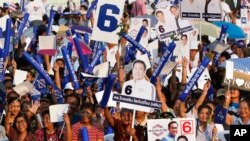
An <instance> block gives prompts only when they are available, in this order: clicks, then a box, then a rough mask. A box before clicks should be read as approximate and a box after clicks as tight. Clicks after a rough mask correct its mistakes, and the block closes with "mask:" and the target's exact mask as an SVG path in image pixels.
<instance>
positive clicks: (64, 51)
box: [61, 46, 80, 90]
mask: <svg viewBox="0 0 250 141" xmlns="http://www.w3.org/2000/svg"><path fill="white" fill-rule="evenodd" d="M61 51H62V54H63V58H64V61H65V64H66V66H67V69H68V72H69V76H70V78H71V80H72V81H73V84H74V85H73V86H74V90H78V89H80V83H79V81H78V79H77V77H76V74H75V72H74V69H73V67H72V63H71V58H70V57H69V54H68V52H67V49H66V47H65V46H64V47H62V48H61Z"/></svg>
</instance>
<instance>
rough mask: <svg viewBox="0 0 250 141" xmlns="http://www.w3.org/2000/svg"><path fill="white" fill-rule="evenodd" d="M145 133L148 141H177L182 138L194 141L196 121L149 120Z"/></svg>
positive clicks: (175, 119) (181, 119)
mask: <svg viewBox="0 0 250 141" xmlns="http://www.w3.org/2000/svg"><path fill="white" fill-rule="evenodd" d="M168 126H169V127H168ZM147 132H148V140H150V141H156V140H160V141H162V140H163V141H164V140H170V139H171V140H174V141H177V139H178V137H179V138H182V137H183V136H185V137H186V138H187V139H188V141H195V140H196V135H195V134H196V120H195V118H173V120H171V119H149V120H147ZM169 137H171V138H169ZM185 137H183V138H185Z"/></svg>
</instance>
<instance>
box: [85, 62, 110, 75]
mask: <svg viewBox="0 0 250 141" xmlns="http://www.w3.org/2000/svg"><path fill="white" fill-rule="evenodd" d="M108 70H109V63H108V62H105V63H102V64H99V65H97V66H95V67H94V69H93V75H90V74H87V73H81V74H82V76H83V77H91V78H105V77H108Z"/></svg>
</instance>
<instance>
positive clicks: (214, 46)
mask: <svg viewBox="0 0 250 141" xmlns="http://www.w3.org/2000/svg"><path fill="white" fill-rule="evenodd" d="M229 47H230V45H228V44H224V43H222V42H219V41H217V40H215V41H214V42H212V43H211V44H209V45H208V46H207V48H208V49H210V50H212V51H214V52H217V53H222V52H223V51H225V50H226V49H228V48H229Z"/></svg>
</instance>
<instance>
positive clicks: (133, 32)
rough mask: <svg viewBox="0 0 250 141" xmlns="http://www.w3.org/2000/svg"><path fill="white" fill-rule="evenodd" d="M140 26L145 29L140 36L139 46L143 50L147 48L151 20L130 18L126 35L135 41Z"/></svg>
mask: <svg viewBox="0 0 250 141" xmlns="http://www.w3.org/2000/svg"><path fill="white" fill-rule="evenodd" d="M141 26H144V27H145V28H146V29H145V31H144V32H143V34H142V37H141V40H140V42H139V44H141V45H142V46H143V47H144V48H148V40H149V38H150V33H151V28H150V27H151V20H150V19H149V18H131V25H130V28H129V31H128V35H129V36H131V37H132V38H134V39H135V38H136V36H137V34H138V33H139V30H140V28H141Z"/></svg>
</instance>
